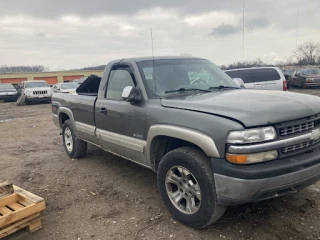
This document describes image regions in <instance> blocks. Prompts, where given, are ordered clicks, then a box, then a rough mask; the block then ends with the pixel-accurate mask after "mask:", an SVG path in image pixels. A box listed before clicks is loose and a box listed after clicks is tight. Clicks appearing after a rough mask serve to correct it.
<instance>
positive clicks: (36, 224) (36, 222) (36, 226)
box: [27, 218, 42, 233]
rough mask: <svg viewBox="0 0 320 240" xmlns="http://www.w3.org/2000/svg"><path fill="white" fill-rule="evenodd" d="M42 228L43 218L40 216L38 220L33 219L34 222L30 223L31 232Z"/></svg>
mask: <svg viewBox="0 0 320 240" xmlns="http://www.w3.org/2000/svg"><path fill="white" fill-rule="evenodd" d="M41 228H42V225H41V219H40V218H38V219H37V220H33V221H32V223H30V224H29V225H28V227H27V230H28V232H29V233H33V232H35V231H38V230H39V229H41Z"/></svg>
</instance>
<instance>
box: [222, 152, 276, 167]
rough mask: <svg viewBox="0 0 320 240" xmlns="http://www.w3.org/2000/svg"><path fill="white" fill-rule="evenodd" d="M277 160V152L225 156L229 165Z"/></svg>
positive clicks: (228, 154)
mask: <svg viewBox="0 0 320 240" xmlns="http://www.w3.org/2000/svg"><path fill="white" fill-rule="evenodd" d="M277 158H278V151H276V150H273V151H268V152H260V153H250V154H230V153H227V154H226V159H227V160H228V161H229V162H231V163H236V164H251V163H258V162H265V161H270V160H274V159H277Z"/></svg>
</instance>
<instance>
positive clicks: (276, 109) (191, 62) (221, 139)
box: [52, 57, 320, 228]
mask: <svg viewBox="0 0 320 240" xmlns="http://www.w3.org/2000/svg"><path fill="white" fill-rule="evenodd" d="M272 72H274V71H272ZM76 91H77V93H78V95H71V94H61V93H54V94H53V100H52V113H53V121H54V123H55V124H56V125H57V126H58V128H59V129H60V131H61V134H62V140H63V145H64V148H65V151H66V153H67V154H68V155H69V157H70V158H81V157H83V156H84V155H85V154H86V151H87V143H91V144H94V145H97V146H99V147H101V148H102V149H105V150H106V151H110V152H111V153H114V154H116V155H119V156H122V157H124V158H126V159H129V160H131V161H133V162H135V163H137V164H140V165H142V166H145V167H147V168H150V169H152V170H153V171H155V172H156V173H157V181H158V188H159V192H160V195H161V197H162V199H163V201H164V203H165V205H166V207H167V208H168V209H169V211H170V212H171V213H172V214H173V216H174V217H175V218H176V219H178V220H179V221H181V222H182V223H184V224H186V225H188V226H191V227H193V228H203V227H206V226H208V225H210V224H211V223H213V222H215V221H217V220H218V219H219V218H220V217H221V216H222V215H223V214H224V212H225V210H226V206H230V205H238V204H243V203H248V202H256V201H261V200H265V199H269V198H274V197H278V196H282V195H285V194H288V193H293V192H296V190H298V189H300V188H303V187H306V186H308V185H310V184H312V183H314V182H316V181H318V180H319V179H320V98H319V97H316V96H311V95H306V94H298V93H290V92H279V91H256V90H248V89H242V88H240V87H239V86H238V85H237V84H236V83H235V82H234V81H233V80H232V79H231V78H230V77H228V76H227V75H226V74H225V73H224V72H223V71H221V70H220V69H219V68H218V67H216V66H215V65H214V64H212V63H211V62H210V61H208V60H205V59H201V58H193V57H155V58H129V59H121V60H116V61H112V62H110V63H109V64H108V65H107V67H106V69H105V72H104V74H103V77H102V78H100V77H89V78H88V79H87V80H86V81H85V82H84V83H83V84H82V85H81V86H80V87H79V88H78V89H77V90H76ZM145 184H148V183H147V182H146V183H145Z"/></svg>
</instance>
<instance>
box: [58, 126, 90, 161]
mask: <svg viewBox="0 0 320 240" xmlns="http://www.w3.org/2000/svg"><path fill="white" fill-rule="evenodd" d="M62 139H63V145H64V148H65V150H66V153H67V154H68V155H69V157H70V158H82V157H84V156H85V155H86V152H87V143H86V142H84V141H82V140H80V139H79V138H78V137H77V135H76V131H75V129H74V126H73V124H72V123H71V121H70V120H67V121H65V122H64V124H63V128H62Z"/></svg>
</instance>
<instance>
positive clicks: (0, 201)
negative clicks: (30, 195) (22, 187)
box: [0, 193, 20, 208]
mask: <svg viewBox="0 0 320 240" xmlns="http://www.w3.org/2000/svg"><path fill="white" fill-rule="evenodd" d="M19 199H20V198H19V196H18V194H16V193H14V194H12V195H9V196H7V197H4V198H1V199H0V208H2V207H5V206H7V205H8V204H11V203H14V202H17V201H18V200H19Z"/></svg>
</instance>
